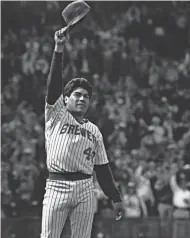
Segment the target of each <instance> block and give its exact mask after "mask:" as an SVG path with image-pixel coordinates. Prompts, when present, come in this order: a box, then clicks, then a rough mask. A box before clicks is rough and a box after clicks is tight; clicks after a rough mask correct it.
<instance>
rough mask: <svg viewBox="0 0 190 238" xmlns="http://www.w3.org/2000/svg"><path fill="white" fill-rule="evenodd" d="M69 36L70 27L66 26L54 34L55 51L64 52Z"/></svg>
mask: <svg viewBox="0 0 190 238" xmlns="http://www.w3.org/2000/svg"><path fill="white" fill-rule="evenodd" d="M69 37H70V35H69V29H67V28H66V27H64V28H61V29H60V30H58V31H56V32H55V34H54V40H55V51H57V52H62V51H63V49H64V45H65V43H66V42H67V41H68V40H69Z"/></svg>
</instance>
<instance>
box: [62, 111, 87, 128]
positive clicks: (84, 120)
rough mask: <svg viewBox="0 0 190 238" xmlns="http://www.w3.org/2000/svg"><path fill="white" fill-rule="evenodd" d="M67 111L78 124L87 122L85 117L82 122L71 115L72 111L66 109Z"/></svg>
mask: <svg viewBox="0 0 190 238" xmlns="http://www.w3.org/2000/svg"><path fill="white" fill-rule="evenodd" d="M67 111H68V112H69V113H70V114H71V116H72V117H73V118H74V120H75V121H76V122H78V123H79V124H81V125H83V124H85V123H87V122H88V119H87V118H83V120H82V122H79V121H78V120H77V119H76V118H75V117H74V116H73V115H72V113H71V112H70V111H69V110H68V109H67Z"/></svg>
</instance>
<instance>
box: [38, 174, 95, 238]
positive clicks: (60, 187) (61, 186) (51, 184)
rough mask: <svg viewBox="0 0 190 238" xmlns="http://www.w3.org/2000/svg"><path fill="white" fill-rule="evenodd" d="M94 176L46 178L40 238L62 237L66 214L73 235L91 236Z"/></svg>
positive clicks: (76, 236)
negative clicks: (60, 178) (71, 178)
mask: <svg viewBox="0 0 190 238" xmlns="http://www.w3.org/2000/svg"><path fill="white" fill-rule="evenodd" d="M93 195H94V192H93V179H92V178H90V179H84V180H78V181H58V180H50V179H47V181H46V192H45V195H44V200H43V210H42V226H41V236H40V237H41V238H60V235H61V232H62V229H63V227H64V224H65V221H66V219H67V216H69V218H70V223H71V238H90V237H91V229H92V222H93V217H94V204H93Z"/></svg>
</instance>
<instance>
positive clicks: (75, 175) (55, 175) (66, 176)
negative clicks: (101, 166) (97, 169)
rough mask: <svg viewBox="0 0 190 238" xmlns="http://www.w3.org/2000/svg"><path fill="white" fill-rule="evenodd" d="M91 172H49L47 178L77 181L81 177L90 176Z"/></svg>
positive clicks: (86, 177)
mask: <svg viewBox="0 0 190 238" xmlns="http://www.w3.org/2000/svg"><path fill="white" fill-rule="evenodd" d="M91 177H92V175H91V174H83V173H81V172H66V173H59V172H49V177H48V178H49V179H51V180H61V181H77V180H83V179H89V178H91Z"/></svg>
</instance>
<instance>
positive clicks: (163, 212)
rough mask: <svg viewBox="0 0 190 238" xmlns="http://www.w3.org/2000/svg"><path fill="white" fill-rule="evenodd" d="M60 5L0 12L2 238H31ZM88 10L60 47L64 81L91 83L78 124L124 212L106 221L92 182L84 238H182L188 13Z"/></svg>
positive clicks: (184, 5)
mask: <svg viewBox="0 0 190 238" xmlns="http://www.w3.org/2000/svg"><path fill="white" fill-rule="evenodd" d="M69 3H70V2H66V1H52V2H50V1H43V2H41V1H39V2H29V1H18V2H16V1H13V2H11V1H10V2H5V1H2V2H1V88H2V91H1V221H2V225H1V226H2V237H3V238H15V237H18V238H22V237H28V238H30V237H31V238H37V237H39V234H40V225H41V209H42V199H43V195H44V187H45V179H46V178H47V169H46V154H45V147H44V102H45V95H46V79H47V75H48V72H49V66H50V62H51V56H52V52H53V48H54V41H53V35H54V32H55V31H56V30H57V29H59V28H61V27H63V26H65V22H64V21H63V19H62V18H61V12H62V10H63V9H64V8H65V7H66V6H67V5H68V4H69ZM87 3H88V4H89V5H90V7H91V11H90V13H89V14H88V15H87V16H86V18H85V19H84V20H83V22H82V23H81V24H80V26H76V28H75V30H74V31H73V33H72V37H71V40H70V41H69V42H68V43H67V45H66V49H65V56H64V58H65V64H64V69H63V77H64V78H65V80H66V82H67V81H68V80H70V79H71V78H73V77H76V76H81V77H86V78H87V79H88V80H90V81H91V83H92V84H93V88H94V93H93V97H92V103H91V107H90V109H89V111H88V118H89V119H90V120H91V121H92V122H94V123H95V124H97V126H98V127H99V128H100V130H101V132H102V134H103V137H104V143H105V146H106V150H107V153H108V157H109V160H110V163H111V167H112V170H113V174H114V177H115V180H116V182H117V185H118V187H119V189H120V191H121V194H122V197H123V201H124V204H125V209H126V214H125V219H124V220H123V221H121V222H119V223H116V222H115V221H114V213H113V209H112V207H111V203H110V201H109V200H108V199H107V198H106V197H105V196H104V194H103V192H102V191H101V189H100V187H99V185H98V184H97V182H96V181H95V189H94V192H95V199H94V207H95V218H94V226H93V231H92V237H93V238H112V237H115V238H117V237H121V238H122V237H125V236H126V237H129V238H137V237H141V238H143V237H144V238H148V237H150V238H154V237H156V238H161V237H164V238H187V237H189V236H190V25H189V24H190V3H189V2H183V1H180V2H178V1H170V2H143V1H140V2H129V1H121V2H120V1H117V2H116V1H115V2H111V1H110V2H109V1H105V2H103V1H99V2H93V1H89V2H87ZM111 224H112V225H111ZM68 233H69V229H68V230H67V231H63V236H62V237H69V235H68ZM26 234H27V235H26Z"/></svg>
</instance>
